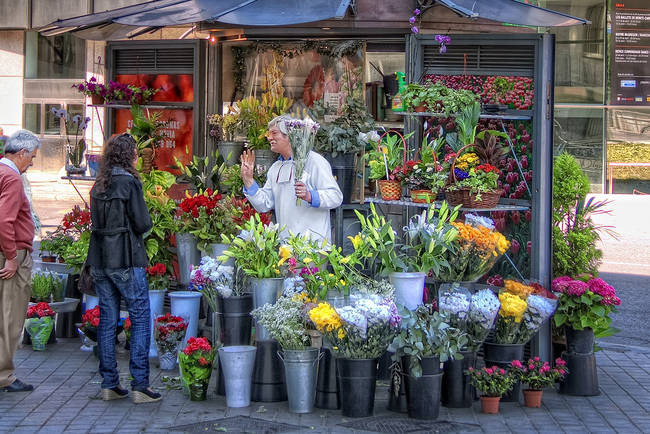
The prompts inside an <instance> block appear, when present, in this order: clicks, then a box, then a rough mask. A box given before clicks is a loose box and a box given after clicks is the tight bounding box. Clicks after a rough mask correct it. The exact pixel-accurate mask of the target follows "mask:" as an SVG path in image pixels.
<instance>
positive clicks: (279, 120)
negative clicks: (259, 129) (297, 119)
mask: <svg viewBox="0 0 650 434" xmlns="http://www.w3.org/2000/svg"><path fill="white" fill-rule="evenodd" d="M292 120H293V118H292V117H291V116H290V115H280V116H276V117H274V118H273V119H271V121H270V122H269V124H268V127H269V130H270V129H271V127H275V126H277V127H278V130H280V132H281V133H282V134H284V135H285V136H286V135H287V134H289V130H288V129H287V124H286V122H290V121H292Z"/></svg>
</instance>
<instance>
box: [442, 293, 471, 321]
mask: <svg viewBox="0 0 650 434" xmlns="http://www.w3.org/2000/svg"><path fill="white" fill-rule="evenodd" d="M470 298H471V294H470V292H469V290H467V289H466V288H463V287H461V286H460V285H458V284H457V283H454V284H452V285H451V287H450V288H447V289H444V290H442V291H441V292H440V295H439V296H438V311H439V312H440V313H441V314H444V315H445V317H446V318H447V321H448V322H449V325H450V326H451V327H455V328H457V329H461V330H465V329H466V328H467V320H468V317H469V312H470Z"/></svg>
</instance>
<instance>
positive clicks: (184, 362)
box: [178, 348, 215, 387]
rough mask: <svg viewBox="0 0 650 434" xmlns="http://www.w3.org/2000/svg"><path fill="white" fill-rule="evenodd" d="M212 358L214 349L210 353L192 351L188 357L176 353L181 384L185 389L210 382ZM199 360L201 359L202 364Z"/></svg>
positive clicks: (182, 353) (181, 353)
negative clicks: (183, 384) (181, 379)
mask: <svg viewBox="0 0 650 434" xmlns="http://www.w3.org/2000/svg"><path fill="white" fill-rule="evenodd" d="M214 357H215V350H214V348H213V349H212V350H211V351H194V352H193V353H192V355H190V356H188V355H187V354H185V353H184V352H183V351H181V352H179V353H178V364H179V366H180V371H181V375H182V377H183V382H184V383H185V385H186V386H187V387H190V386H191V385H195V384H202V383H204V382H206V381H209V380H210V375H211V374H212V362H213V361H214ZM201 359H203V360H202V361H203V363H201Z"/></svg>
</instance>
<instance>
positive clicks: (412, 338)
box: [391, 304, 469, 377]
mask: <svg viewBox="0 0 650 434" xmlns="http://www.w3.org/2000/svg"><path fill="white" fill-rule="evenodd" d="M399 314H400V317H401V318H402V322H401V323H400V330H399V333H398V334H397V335H396V336H395V338H394V339H393V343H392V344H391V346H392V348H393V349H395V350H396V351H395V353H394V354H393V356H392V358H393V360H394V361H399V360H401V358H402V356H410V366H409V368H410V371H411V373H412V374H413V375H414V376H415V377H420V376H421V375H422V366H421V364H420V361H421V360H422V357H434V356H437V357H439V358H440V361H441V362H446V361H447V360H454V359H462V358H463V356H462V354H461V353H460V351H461V349H462V348H463V347H465V346H467V345H468V344H469V337H468V335H467V333H465V332H463V331H462V330H459V329H457V328H454V327H451V326H450V325H449V324H448V323H447V322H446V321H445V318H444V316H442V315H441V314H440V313H438V312H436V311H435V310H434V308H433V306H432V305H430V304H426V305H420V306H418V307H417V309H415V310H414V311H410V310H409V309H407V308H405V307H403V306H400V312H399Z"/></svg>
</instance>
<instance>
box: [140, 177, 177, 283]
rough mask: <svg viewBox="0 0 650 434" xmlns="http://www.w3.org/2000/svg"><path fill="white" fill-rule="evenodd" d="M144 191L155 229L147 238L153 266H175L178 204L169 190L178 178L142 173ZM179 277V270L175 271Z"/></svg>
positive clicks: (146, 242)
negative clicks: (174, 248) (173, 264)
mask: <svg viewBox="0 0 650 434" xmlns="http://www.w3.org/2000/svg"><path fill="white" fill-rule="evenodd" d="M141 179H142V190H143V191H144V201H145V203H146V204H147V209H148V211H149V215H150V216H151V221H152V222H153V227H152V228H151V231H150V232H148V233H147V234H145V235H144V244H145V250H146V252H147V257H148V259H149V263H151V264H156V263H159V262H161V263H163V264H172V263H173V260H174V257H173V253H172V251H171V247H172V243H171V239H172V237H173V236H174V233H175V232H176V229H177V225H176V222H175V221H174V214H175V213H176V203H175V202H174V201H173V200H172V199H171V198H170V197H169V195H168V194H167V191H168V190H169V188H170V187H171V186H172V185H173V184H174V183H175V182H176V177H175V176H174V175H172V174H171V173H169V172H166V171H162V170H152V171H151V172H149V173H142V174H141ZM173 272H174V274H175V270H173Z"/></svg>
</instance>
